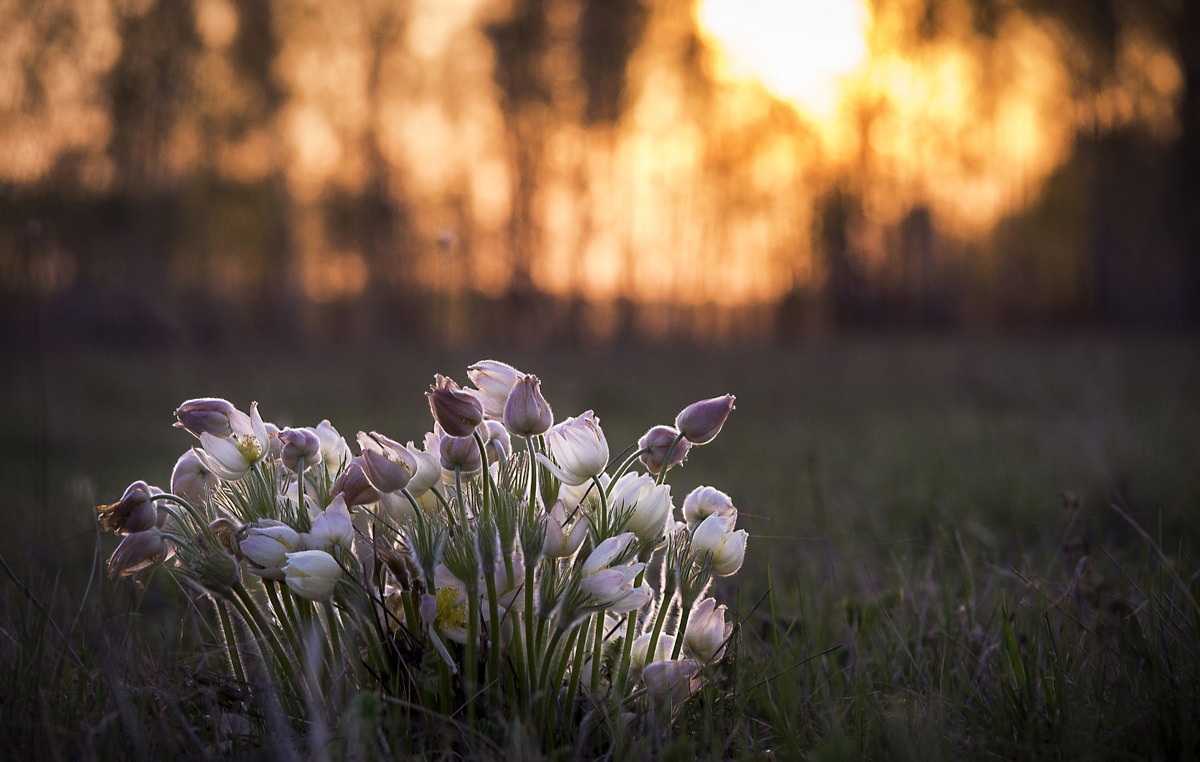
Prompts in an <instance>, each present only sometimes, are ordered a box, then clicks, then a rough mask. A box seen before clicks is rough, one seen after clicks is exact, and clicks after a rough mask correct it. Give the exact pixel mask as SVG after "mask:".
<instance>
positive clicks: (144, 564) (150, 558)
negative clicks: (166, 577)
mask: <svg viewBox="0 0 1200 762" xmlns="http://www.w3.org/2000/svg"><path fill="white" fill-rule="evenodd" d="M166 556H167V541H166V539H164V538H163V533H162V532H161V531H160V530H159V529H157V528H154V527H152V528H150V529H146V530H143V531H141V532H133V533H132V534H127V535H125V539H123V540H121V544H120V545H118V546H117V549H116V550H114V551H113V554H112V555H111V556H109V557H108V573H109V574H110V575H112V576H114V577H128V576H130V575H132V574H137V573H138V572H142V571H145V570H146V569H149V568H151V567H152V566H157V565H158V564H160V563H162V560H163V559H164V558H166Z"/></svg>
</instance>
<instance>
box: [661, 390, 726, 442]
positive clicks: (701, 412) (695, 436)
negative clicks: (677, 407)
mask: <svg viewBox="0 0 1200 762" xmlns="http://www.w3.org/2000/svg"><path fill="white" fill-rule="evenodd" d="M733 400H734V397H733V395H732V394H726V395H724V396H721V397H713V398H712V399H707V400H700V401H699V402H693V403H692V404H690V405H688V406H687V407H685V408H684V409H683V410H681V411H680V412H679V415H678V416H676V417H675V428H677V429H679V430H680V431H681V432H683V435H684V436H685V437H687V440H688V441H689V442H691V443H692V444H694V445H703V444H708V443H709V442H711V441H713V440H714V439H716V437H717V434H719V433H721V427H722V426H724V425H725V420H726V419H727V418H729V413H730V412H732V411H733Z"/></svg>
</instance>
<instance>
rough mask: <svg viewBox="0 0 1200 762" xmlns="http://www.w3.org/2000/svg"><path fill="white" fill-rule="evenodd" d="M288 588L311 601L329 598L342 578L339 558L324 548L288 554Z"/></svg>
mask: <svg viewBox="0 0 1200 762" xmlns="http://www.w3.org/2000/svg"><path fill="white" fill-rule="evenodd" d="M283 575H284V581H286V582H287V586H288V588H289V589H290V590H291V591H292V592H293V593H295V594H296V595H298V596H300V597H301V598H307V599H309V600H310V601H319V600H323V599H325V598H328V597H329V596H330V595H331V594H332V593H333V589H334V588H335V587H337V583H338V580H340V579H341V578H342V567H341V566H340V565H338V562H337V559H336V558H334V557H333V556H331V555H329V554H328V553H326V552H325V551H323V550H301V551H297V552H295V553H288V554H287V561H286V562H285V563H284V565H283Z"/></svg>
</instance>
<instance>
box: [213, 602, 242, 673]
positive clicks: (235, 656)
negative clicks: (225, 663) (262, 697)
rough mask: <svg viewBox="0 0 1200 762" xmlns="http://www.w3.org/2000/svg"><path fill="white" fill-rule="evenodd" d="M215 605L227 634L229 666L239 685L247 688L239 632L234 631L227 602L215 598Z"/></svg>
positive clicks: (226, 643)
mask: <svg viewBox="0 0 1200 762" xmlns="http://www.w3.org/2000/svg"><path fill="white" fill-rule="evenodd" d="M213 603H214V604H216V607H217V613H218V614H219V615H220V617H221V630H222V631H223V632H224V634H225V650H226V651H227V652H228V654H229V665H230V666H231V667H233V676H234V677H236V678H237V681H238V683H239V684H241V685H242V686H243V687H247V686H248V685H249V683H247V682H246V670H245V669H244V668H243V667H242V655H241V653H240V652H239V650H238V644H237V632H236V631H235V630H234V629H233V621H232V620H231V619H230V618H229V608H228V607H227V605H226V603H225V601H223V600H221V599H220V598H218V597H216V596H213Z"/></svg>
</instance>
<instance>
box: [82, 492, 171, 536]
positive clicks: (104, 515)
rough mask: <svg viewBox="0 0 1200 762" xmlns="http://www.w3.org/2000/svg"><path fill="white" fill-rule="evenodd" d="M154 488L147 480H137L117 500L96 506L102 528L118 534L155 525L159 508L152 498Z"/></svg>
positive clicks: (140, 530) (143, 529) (139, 530)
mask: <svg viewBox="0 0 1200 762" xmlns="http://www.w3.org/2000/svg"><path fill="white" fill-rule="evenodd" d="M152 489H153V488H152V487H151V486H150V485H148V484H146V482H143V481H136V482H134V483H133V484H130V485H129V486H128V487H127V488H126V489H125V494H124V495H122V496H121V499H120V500H118V501H117V502H115V503H111V504H109V505H98V506H96V513H97V514H98V518H99V519H100V528H101V529H103V530H105V531H106V532H115V533H116V534H133V533H135V532H142V531H145V530H147V529H150V528H151V527H153V526H154V525H155V524H156V523H157V522H158V510H157V509H156V508H155V507H154V502H153V501H152V500H151V499H150V498H151V496H152V495H153V494H154V493H153V492H151V490H152Z"/></svg>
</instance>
